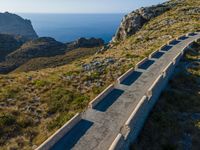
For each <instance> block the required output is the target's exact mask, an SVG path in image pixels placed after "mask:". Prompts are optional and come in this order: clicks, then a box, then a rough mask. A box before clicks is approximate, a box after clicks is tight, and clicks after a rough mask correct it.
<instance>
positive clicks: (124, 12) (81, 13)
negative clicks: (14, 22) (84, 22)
mask: <svg viewBox="0 0 200 150" xmlns="http://www.w3.org/2000/svg"><path fill="white" fill-rule="evenodd" d="M6 12H8V13H14V14H127V13H130V12H10V11H4V12H2V11H0V13H6Z"/></svg>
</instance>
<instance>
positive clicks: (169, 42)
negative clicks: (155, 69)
mask: <svg viewBox="0 0 200 150" xmlns="http://www.w3.org/2000/svg"><path fill="white" fill-rule="evenodd" d="M175 41H176V39H173V40H170V41H168V42H167V44H168V45H171V44H172V43H173V42H175Z"/></svg>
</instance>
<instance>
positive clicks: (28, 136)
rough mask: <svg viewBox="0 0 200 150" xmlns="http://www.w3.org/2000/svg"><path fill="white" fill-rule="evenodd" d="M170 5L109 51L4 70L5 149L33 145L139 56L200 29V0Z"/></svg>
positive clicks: (0, 115)
mask: <svg viewBox="0 0 200 150" xmlns="http://www.w3.org/2000/svg"><path fill="white" fill-rule="evenodd" d="M167 4H169V7H170V9H169V10H167V11H165V12H163V13H161V14H160V15H158V16H157V17H155V18H153V19H151V20H149V21H148V22H146V23H145V24H144V25H143V26H142V27H141V29H140V30H138V31H137V32H136V33H135V34H132V35H129V37H128V38H126V39H124V40H123V41H118V42H115V43H114V44H113V45H112V47H111V48H109V49H108V50H106V51H102V52H100V53H98V54H96V55H87V56H86V57H81V58H79V59H77V60H74V61H72V62H70V63H69V64H66V65H63V66H59V67H56V68H46V69H43V70H39V71H31V72H27V73H24V72H20V73H18V72H17V73H16V72H15V73H10V74H7V75H0V87H2V88H0V146H1V148H2V149H3V150H4V149H6V150H7V149H21V150H28V149H35V148H36V147H37V146H38V145H39V144H41V143H42V142H43V141H44V140H46V139H47V138H48V137H49V136H50V135H51V134H53V133H54V132H55V131H56V130H57V129H58V128H59V127H61V126H62V125H63V124H64V123H66V121H68V120H69V119H70V118H71V117H72V116H73V115H74V114H76V113H77V112H81V111H83V110H84V109H85V108H86V107H87V106H88V103H89V102H90V101H91V100H92V99H93V98H94V97H95V96H97V95H98V94H99V93H100V92H101V91H102V90H104V89H105V87H106V86H108V85H109V84H111V83H113V82H114V81H115V80H116V79H117V78H118V77H119V76H120V75H122V74H123V73H124V72H125V71H127V70H128V69H130V67H134V66H135V64H136V63H137V62H138V61H140V60H141V59H143V58H144V57H146V56H148V55H149V54H150V53H151V52H153V51H155V50H157V49H158V48H159V47H161V46H162V45H164V44H166V43H167V41H169V40H171V39H173V38H176V37H178V36H180V35H182V34H186V33H188V32H193V31H196V30H199V29H200V12H199V6H200V1H197V0H177V1H175V0H172V1H171V2H169V3H165V4H164V5H167ZM154 7H155V6H154ZM161 138H162V137H160V139H161ZM157 140H158V139H157ZM155 143H156V142H155Z"/></svg>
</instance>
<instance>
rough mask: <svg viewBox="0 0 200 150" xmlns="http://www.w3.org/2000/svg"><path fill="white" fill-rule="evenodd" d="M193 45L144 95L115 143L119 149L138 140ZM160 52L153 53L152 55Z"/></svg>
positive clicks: (125, 147) (181, 53) (126, 149)
mask: <svg viewBox="0 0 200 150" xmlns="http://www.w3.org/2000/svg"><path fill="white" fill-rule="evenodd" d="M192 34H193V33H189V34H187V35H186V36H190V35H192ZM182 37H183V36H180V37H178V38H177V39H180V38H182ZM184 37H185V35H184ZM171 42H174V40H171V41H169V42H168V43H169V44H170V43H171ZM192 43H193V42H191V43H190V44H188V46H186V47H185V48H184V49H183V50H182V51H181V52H180V53H179V54H177V55H176V56H175V57H174V59H173V61H172V62H170V63H169V65H167V67H165V68H164V69H163V70H162V72H161V74H160V75H159V76H158V77H157V78H156V80H155V81H154V82H153V84H152V86H151V87H150V88H149V89H148V91H147V93H146V95H144V96H143V97H142V99H141V100H140V102H139V103H138V105H137V106H136V107H135V109H134V110H133V112H132V114H131V115H130V117H129V118H128V120H127V121H126V122H125V124H124V127H122V130H121V133H119V134H120V135H121V136H120V140H115V141H114V142H115V145H120V147H118V148H117V149H121V150H128V149H129V145H130V144H131V143H132V142H133V141H134V140H136V138H137V136H138V135H139V133H140V130H141V129H142V127H143V125H144V123H145V120H146V119H147V117H148V115H149V113H150V111H151V110H152V108H153V107H154V105H155V103H156V102H157V100H158V98H159V96H160V94H161V92H162V91H163V90H164V88H165V87H166V85H167V83H168V81H169V79H170V77H171V76H172V74H173V71H174V69H175V66H176V65H177V64H178V63H179V61H180V59H181V57H182V56H183V54H184V52H185V51H186V50H187V49H188V47H190V46H191V44H192ZM165 46H167V45H164V46H162V47H161V48H160V50H162V48H164V47H165ZM158 51H159V50H158ZM158 51H155V52H153V53H152V55H153V54H154V53H156V52H158ZM152 55H151V56H152ZM145 61H146V58H145V59H144V60H142V61H141V62H140V63H139V65H140V64H142V63H143V62H145ZM118 138H119V137H118ZM117 141H118V143H116V142H117ZM112 150H114V149H112ZM115 150H116V149H115Z"/></svg>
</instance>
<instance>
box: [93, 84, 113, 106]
mask: <svg viewBox="0 0 200 150" xmlns="http://www.w3.org/2000/svg"><path fill="white" fill-rule="evenodd" d="M114 87H115V86H114V84H111V85H110V86H108V87H107V88H106V89H105V90H104V91H103V92H101V93H100V94H99V95H98V96H97V97H96V98H95V99H94V100H92V101H91V102H90V103H89V108H94V107H95V106H96V105H97V104H98V103H99V102H100V101H101V100H102V99H103V98H104V97H105V96H106V95H107V94H108V93H110V92H111V91H112V90H113V89H114Z"/></svg>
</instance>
